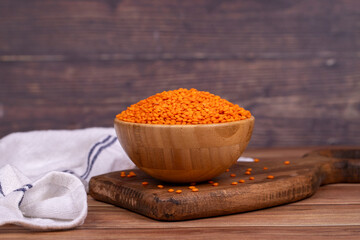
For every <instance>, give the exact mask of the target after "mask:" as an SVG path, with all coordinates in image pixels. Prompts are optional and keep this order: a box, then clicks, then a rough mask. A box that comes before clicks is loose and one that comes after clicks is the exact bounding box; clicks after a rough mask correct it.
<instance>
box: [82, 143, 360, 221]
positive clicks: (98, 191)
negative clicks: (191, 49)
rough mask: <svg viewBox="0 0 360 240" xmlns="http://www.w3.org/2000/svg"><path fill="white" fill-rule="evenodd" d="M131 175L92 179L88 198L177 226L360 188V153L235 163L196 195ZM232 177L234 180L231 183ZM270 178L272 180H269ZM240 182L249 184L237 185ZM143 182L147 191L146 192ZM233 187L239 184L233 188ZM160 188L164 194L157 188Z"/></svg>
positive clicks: (201, 186)
mask: <svg viewBox="0 0 360 240" xmlns="http://www.w3.org/2000/svg"><path fill="white" fill-rule="evenodd" d="M264 167H267V168H268V169H264ZM248 168H252V171H251V175H246V174H245V172H246V170H247V169H248ZM130 171H133V172H135V173H136V176H135V177H131V178H128V177H121V174H120V172H111V173H107V174H104V175H100V176H96V177H93V178H92V179H91V180H90V184H89V193H90V195H91V196H92V197H93V198H94V199H96V200H99V201H103V202H107V203H111V204H114V205H116V206H119V207H123V208H126V209H129V210H131V211H134V212H137V213H140V214H143V215H145V216H148V217H150V218H154V219H157V220H164V221H177V220H186V219H196V218H203V217H212V216H219V215H226V214H232V213H240V212H246V211H251V210H257V209H262V208H267V207H272V206H277V205H281V204H286V203H291V202H295V201H299V200H301V199H304V198H307V197H310V196H311V195H313V194H314V193H315V192H316V191H317V189H318V188H319V187H320V186H321V185H325V184H331V183H359V182H360V148H359V149H352V150H322V151H316V152H312V153H310V154H306V155H305V156H303V158H300V159H298V160H293V161H291V162H290V164H288V165H286V164H284V161H282V160H276V159H275V160H266V161H261V160H260V161H259V162H241V163H237V164H236V165H234V166H233V167H231V168H230V170H229V171H228V172H224V173H223V174H221V175H220V176H218V177H216V178H214V179H212V181H214V182H217V183H219V185H218V186H212V184H210V183H208V182H203V183H197V184H196V187H197V188H198V189H199V191H198V192H192V191H191V190H190V189H189V188H188V187H189V186H190V184H187V185H184V184H181V185H176V184H173V183H165V182H161V181H159V180H156V179H153V178H152V177H150V176H148V175H146V174H145V173H143V172H142V171H140V170H135V169H131V170H127V171H125V172H126V173H129V172H130ZM231 174H235V175H236V176H235V177H231ZM269 175H271V176H274V178H273V179H269V178H268V176H269ZM249 177H253V178H254V180H249ZM240 179H243V180H245V183H239V182H238V180H240ZM144 181H146V182H148V185H146V186H143V185H142V182H144ZM232 182H238V184H237V185H232V184H231V183H232ZM159 184H161V185H163V186H164V188H162V189H160V188H158V187H157V185H159ZM170 188H171V189H174V190H182V193H180V194H177V193H175V192H172V193H169V192H168V189H170ZM339 197H341V196H339Z"/></svg>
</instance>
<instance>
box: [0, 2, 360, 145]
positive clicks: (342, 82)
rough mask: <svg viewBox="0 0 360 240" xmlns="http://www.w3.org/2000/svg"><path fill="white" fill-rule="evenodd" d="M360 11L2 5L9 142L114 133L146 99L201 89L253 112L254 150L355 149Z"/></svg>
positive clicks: (347, 5) (341, 5) (2, 85)
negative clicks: (57, 133)
mask: <svg viewBox="0 0 360 240" xmlns="http://www.w3.org/2000/svg"><path fill="white" fill-rule="evenodd" d="M359 9H360V3H359V1H357V0H337V1H336V0H319V1H316V2H314V1H312V0H301V1H291V2H288V1H283V0H276V1H271V2H269V1H265V0H257V1H252V0H245V1H217V0H199V1H191V0H183V1H166V0H156V1H150V2H149V1H146V0H139V1H128V0H123V1H119V0H81V1H75V2H74V1H69V0H63V1H52V0H45V1H43V0H34V1H31V2H29V1H26V0H16V1H12V0H3V1H1V2H0V75H1V81H0V137H3V136H5V135H6V134H9V133H11V132H14V131H27V130H34V129H49V128H52V129H54V128H55V129H63V128H67V129H74V128H83V127H90V126H111V125H112V119H113V117H114V116H115V114H116V113H118V112H120V111H121V110H123V109H125V108H126V107H127V106H129V105H130V104H132V103H135V102H137V101H139V100H141V99H143V98H145V97H147V96H150V95H152V94H154V93H156V92H160V91H163V90H169V89H176V88H179V87H188V88H190V87H195V88H198V89H199V90H207V91H210V92H213V93H215V94H218V95H220V96H222V97H224V98H226V99H228V100H230V101H232V102H234V103H237V104H240V105H242V106H244V107H247V108H249V109H250V110H251V111H252V113H253V114H254V116H255V117H256V118H257V126H256V127H255V131H254V137H253V140H252V142H251V143H250V146H253V147H266V146H296V145H308V146H310V145H328V144H331V145H334V144H342V145H346V144H351V145H354V144H355V143H358V142H360V133H359V131H360V130H359V127H358V119H359V117H360V108H359V106H360V96H359V94H358V93H359V92H360V82H359V80H358V79H359V76H360V73H359V66H360V60H359V47H360V31H359V30H360V29H359V28H360V26H359V24H357V23H358V22H359V21H360V15H359V12H360V10H359ZM340 119H341V120H340Z"/></svg>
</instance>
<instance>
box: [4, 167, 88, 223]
mask: <svg viewBox="0 0 360 240" xmlns="http://www.w3.org/2000/svg"><path fill="white" fill-rule="evenodd" d="M0 213H1V214H0V225H4V224H9V223H11V224H18V225H22V226H24V227H27V228H31V229H36V230H56V229H69V228H74V227H76V226H78V225H81V224H82V223H83V222H84V220H85V218H86V215H87V197H86V192H85V188H84V186H83V184H82V182H81V181H80V180H79V179H78V178H77V177H75V176H73V175H71V174H68V173H62V172H55V171H53V172H50V173H48V174H46V175H45V176H43V177H42V178H40V179H38V180H36V181H35V182H32V181H31V180H30V179H29V178H27V177H26V176H25V175H23V174H22V173H21V172H20V171H19V170H17V169H16V168H14V167H12V166H10V165H6V166H4V167H2V168H1V169H0Z"/></svg>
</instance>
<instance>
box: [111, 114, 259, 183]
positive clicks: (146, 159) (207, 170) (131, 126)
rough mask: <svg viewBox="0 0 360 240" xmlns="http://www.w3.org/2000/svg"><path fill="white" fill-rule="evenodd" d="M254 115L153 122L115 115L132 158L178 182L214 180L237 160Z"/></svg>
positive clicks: (148, 170) (156, 174)
mask: <svg viewBox="0 0 360 240" xmlns="http://www.w3.org/2000/svg"><path fill="white" fill-rule="evenodd" d="M254 122H255V118H254V117H253V116H251V117H250V118H249V119H244V120H240V121H235V122H229V123H219V124H199V125H160V124H157V125H153V124H141V123H131V122H124V121H121V120H119V119H117V118H115V119H114V126H115V130H116V135H117V137H118V140H119V142H120V144H121V146H122V147H123V149H124V150H125V152H126V154H127V155H128V156H129V158H130V159H131V160H132V161H133V162H134V164H135V165H136V166H137V167H138V168H140V169H141V170H142V171H144V172H146V173H147V174H149V175H150V176H152V177H154V178H156V179H159V180H162V181H166V182H174V183H191V182H202V181H206V180H210V179H211V178H213V177H216V176H218V175H220V174H221V173H223V172H224V171H225V170H226V169H228V168H229V167H230V166H232V165H233V164H234V163H236V161H237V159H238V158H239V157H240V156H241V154H242V153H243V152H244V150H245V148H246V147H247V145H248V143H249V141H250V138H251V135H252V131H253V128H254Z"/></svg>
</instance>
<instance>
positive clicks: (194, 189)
mask: <svg viewBox="0 0 360 240" xmlns="http://www.w3.org/2000/svg"><path fill="white" fill-rule="evenodd" d="M191 191H193V192H198V191H199V189H198V188H193V189H191Z"/></svg>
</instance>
